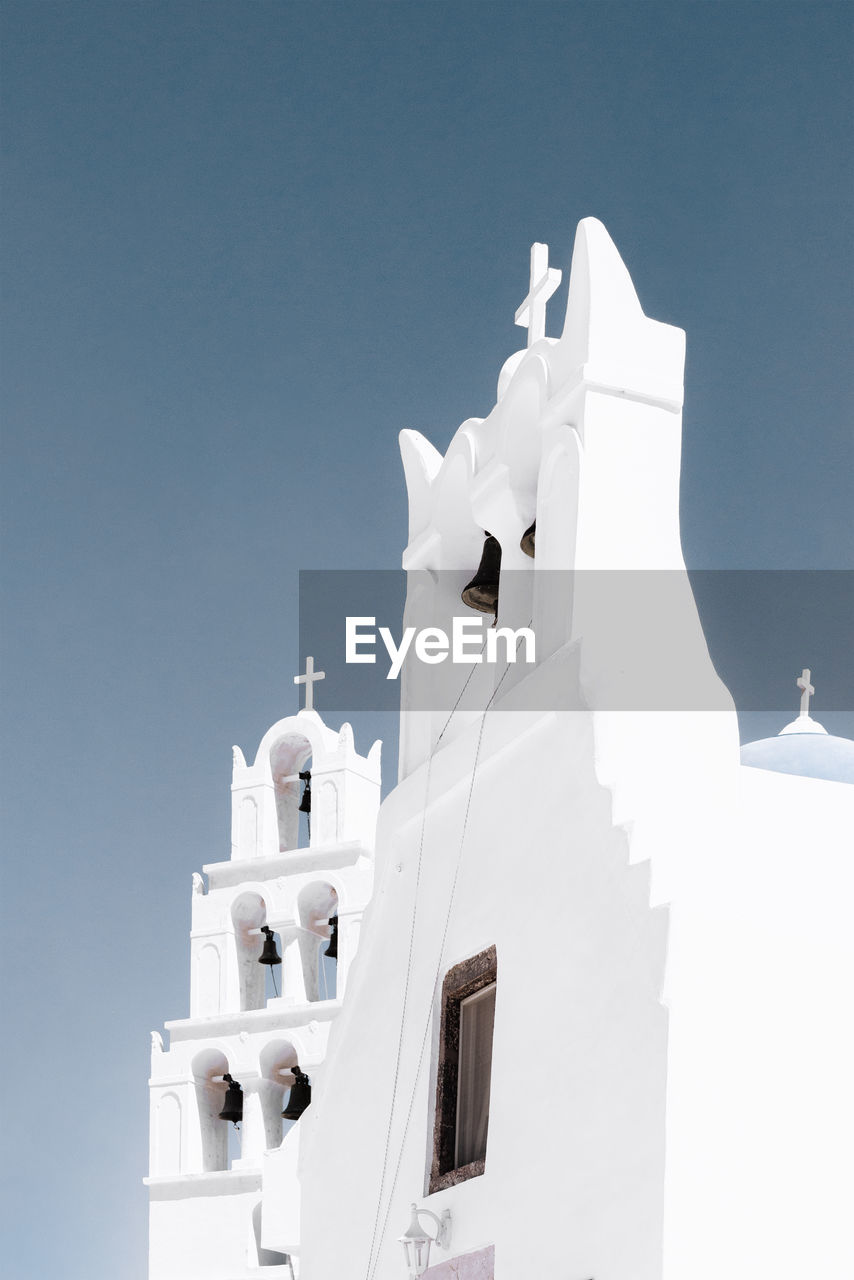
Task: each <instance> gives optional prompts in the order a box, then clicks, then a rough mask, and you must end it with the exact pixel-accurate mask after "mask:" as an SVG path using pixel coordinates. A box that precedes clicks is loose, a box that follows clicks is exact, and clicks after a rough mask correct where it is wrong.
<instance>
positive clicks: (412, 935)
mask: <svg viewBox="0 0 854 1280" xmlns="http://www.w3.org/2000/svg"><path fill="white" fill-rule="evenodd" d="M517 647H518V646H517ZM485 648H486V636H484V638H483V644H482V645H481V647H480V652H481V656H482V655H483V651H484V649H485ZM477 665H478V664H477V663H472V667H471V670H470V671H469V673H468V675H467V676H466V678H465V681H464V683H463V687H462V688H461V689H460V692H459V696H458V697H457V700H456V702H455V703H454V705H453V706H452V707H451V711H450V714H449V715H448V718H447V720H446V721H445V723H444V724H443V725H442V728H441V730H440V731H439V734H438V737H437V738H436V741H435V742H434V743H433V746H432V747H431V748H430V754H429V756H428V757H427V776H426V778H425V780H424V806H423V808H422V811H421V832H420V836H419V841H418V860H417V862H416V871H415V894H414V897H413V902H412V920H411V924H410V930H409V954H408V956H407V959H406V978H405V981H404V985H403V1009H402V1010H401V1015H400V1032H399V1034H398V1038H397V1056H396V1059H395V1064H394V1084H393V1085H392V1093H391V1107H390V1109H389V1117H388V1128H387V1130H386V1139H385V1150H384V1152H383V1171H382V1177H381V1179H380V1189H379V1192H378V1194H377V1211H376V1214H375V1215H374V1229H373V1232H372V1234H371V1248H370V1252H369V1254H368V1267H367V1270H366V1272H365V1280H370V1278H371V1276H372V1275H373V1272H374V1269H375V1267H376V1263H377V1261H378V1259H379V1252H378V1246H377V1230H378V1227H379V1218H380V1211H381V1208H382V1198H383V1191H384V1190H385V1179H386V1171H387V1169H388V1156H389V1148H390V1146H391V1132H392V1127H393V1124H394V1113H395V1106H396V1103H397V1086H398V1081H399V1079H400V1060H401V1056H402V1054H403V1036H404V1028H405V1025H406V1009H407V1005H408V1002H409V983H410V978H411V976H412V958H413V954H414V946H415V920H416V915H417V913H418V889H419V886H420V884H421V865H422V860H423V855H424V829H425V826H426V823H427V802H428V800H429V797H430V776H431V774H432V771H433V758H434V756H435V754H436V752H437V751H438V749H439V743H440V742H441V741H442V738H443V737H444V736H445V732H446V731H447V728H448V725H449V724H450V723H451V721H452V720H453V718H454V715H455V713H456V710H457V707H458V706H459V705H460V703H461V702H462V700H463V696H464V694H465V691H466V689H467V688H468V686H469V681H470V680H471V678H472V676H473V675H474V672H475V667H476V666H477ZM506 674H507V673H506V672H505V675H506ZM503 679H504V677H503V676H502V680H503ZM498 688H500V684H499V686H498ZM498 688H496V689H495V690H494V691H493V694H492V697H493V698H494V697H495V694H496V693H497V692H498ZM491 701H492V698H490V702H491ZM488 705H489V703H487V706H488ZM485 714H486V713H485V712H484V715H485ZM443 945H444V939H443ZM431 1007H432V1006H431ZM404 1136H405V1132H404ZM395 1176H396V1175H395ZM387 1220H388V1215H386V1221H387ZM383 1230H385V1223H383ZM375 1250H377V1253H376V1257H375V1256H374V1255H375Z"/></svg>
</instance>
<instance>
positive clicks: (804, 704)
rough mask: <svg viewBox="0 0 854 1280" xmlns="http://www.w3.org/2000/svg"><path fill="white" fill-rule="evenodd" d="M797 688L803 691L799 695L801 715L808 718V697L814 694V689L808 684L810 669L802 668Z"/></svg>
mask: <svg viewBox="0 0 854 1280" xmlns="http://www.w3.org/2000/svg"><path fill="white" fill-rule="evenodd" d="M797 684H798V688H799V689H802V690H803V693H802V694H801V715H802V716H808V715H809V713H810V695H811V694H813V693H815V689H814V688H813V686H812V685H811V684H810V669H809V667H804V669H803V671H802V672H801V674H800V675H799V676H798V680H797Z"/></svg>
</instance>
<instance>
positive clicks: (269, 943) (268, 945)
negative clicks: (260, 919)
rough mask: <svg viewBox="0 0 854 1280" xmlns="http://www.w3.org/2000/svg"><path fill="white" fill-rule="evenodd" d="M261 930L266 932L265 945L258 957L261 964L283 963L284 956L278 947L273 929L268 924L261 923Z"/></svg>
mask: <svg viewBox="0 0 854 1280" xmlns="http://www.w3.org/2000/svg"><path fill="white" fill-rule="evenodd" d="M261 932H262V933H263V934H264V946H263V949H262V951H261V954H260V956H259V957H258V963H259V964H281V963H282V957H281V956H280V955H279V952H278V950H277V948H276V939H275V938H274V936H273V930H272V929H271V928H269V926H268V925H266V924H262V925H261Z"/></svg>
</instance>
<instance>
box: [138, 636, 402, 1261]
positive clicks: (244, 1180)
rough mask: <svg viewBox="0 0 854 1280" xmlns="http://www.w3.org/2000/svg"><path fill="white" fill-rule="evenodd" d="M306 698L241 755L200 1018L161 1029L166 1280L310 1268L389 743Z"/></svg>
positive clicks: (210, 926) (196, 910)
mask: <svg viewBox="0 0 854 1280" xmlns="http://www.w3.org/2000/svg"><path fill="white" fill-rule="evenodd" d="M322 678H323V673H322V672H315V671H314V668H313V661H312V659H311V658H309V659H308V661H307V667H306V673H305V675H304V676H298V677H296V678H295V683H301V684H304V685H305V686H306V698H305V702H306V705H305V707H304V709H303V710H302V711H300V712H299V713H298V714H297V715H295V716H289V717H286V718H285V719H283V720H279V721H277V722H276V724H274V725H273V726H272V728H270V729H269V730H268V731H267V733H266V734H265V735H264V737H263V738H262V740H261V743H260V745H259V747H258V751H257V753H256V755H255V758H254V760H253V761H252V763H251V764H247V762H246V759H245V757H244V755H243V753H242V751H241V750H240V748H239V747H235V748H234V762H233V776H232V785H231V792H232V823H231V856H230V858H229V859H228V860H226V861H222V862H211V863H208V864H206V865H205V866H204V867H203V874H200V873H199V872H195V873H194V875H193V888H192V924H191V932H190V1016H189V1017H188V1018H181V1019H178V1020H175V1021H172V1022H167V1023H166V1029H167V1032H168V1035H169V1043H168V1047H165V1046H164V1041H163V1038H162V1037H161V1035H160V1034H159V1033H158V1032H156V1031H155V1032H152V1046H151V1078H150V1082H149V1083H150V1093H151V1121H150V1134H151V1141H150V1166H149V1177H148V1178H147V1179H146V1183H147V1185H148V1188H149V1193H150V1248H149V1258H150V1280H238V1278H239V1277H240V1278H242V1277H250V1276H256V1275H257V1270H258V1268H259V1267H263V1268H264V1273H265V1275H269V1276H271V1277H273V1276H277V1275H280V1276H283V1277H288V1280H291V1277H294V1280H295V1278H296V1277H298V1275H299V1254H300V1184H299V1176H298V1159H299V1146H300V1130H301V1127H302V1126H303V1125H304V1124H305V1123H306V1122H307V1120H303V1119H302V1116H303V1113H304V1112H305V1111H306V1110H307V1108H308V1106H309V1104H310V1099H311V1083H312V1081H313V1080H315V1079H316V1077H317V1074H318V1072H319V1071H320V1070H321V1069H322V1063H323V1060H324V1057H325V1054H326V1045H327V1040H328V1036H329V1030H330V1026H331V1023H332V1021H333V1020H334V1019H335V1017H336V1015H337V1014H338V1012H339V1011H340V1009H341V1001H342V997H343V995H344V990H345V987H346V984H347V976H348V972H349V969H350V966H351V964H352V962H353V958H354V956H355V954H356V949H357V947H358V943H359V928H360V924H361V919H362V913H363V911H364V909H365V907H366V905H367V903H368V901H369V899H370V896H371V890H372V886H373V871H374V866H373V852H374V833H375V827H376V820H377V812H378V810H379V803H380V750H381V744H380V743H379V742H375V743H374V745H373V747H372V748H371V750H370V752H369V753H368V755H367V756H360V755H359V754H358V753H357V751H356V748H355V745H354V741H353V732H352V729H351V728H350V725H349V724H344V725H342V727H341V729H340V731H338V732H335V731H334V730H332V729H330V728H329V727H328V726H327V725H326V724H325V723H324V722H323V720H322V719H321V717H320V716H319V715H318V713H317V712H316V711H315V710H314V708H313V697H312V693H313V683H314V682H315V681H317V680H319V679H322Z"/></svg>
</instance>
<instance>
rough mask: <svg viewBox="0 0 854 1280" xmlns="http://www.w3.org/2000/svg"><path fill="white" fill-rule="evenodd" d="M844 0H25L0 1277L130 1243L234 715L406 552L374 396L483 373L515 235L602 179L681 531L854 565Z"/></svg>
mask: <svg viewBox="0 0 854 1280" xmlns="http://www.w3.org/2000/svg"><path fill="white" fill-rule="evenodd" d="M850 21H851V8H850V6H849V5H848V4H847V3H846V4H827V3H819V2H810V3H795V4H790V3H764V2H762V0H750V2H749V3H745V2H744V0H738V2H737V3H733V4H731V3H716V2H715V0H706V2H703V3H691V2H689V0H679V2H677V3H669V2H668V3H662V2H656V0H639V2H638V3H631V4H625V3H610V2H609V0H596V2H595V3H574V2H572V0H564V2H563V3H560V2H553V3H530V2H528V3H502V2H500V0H495V2H487V0H481V2H474V0H469V2H468V3H465V2H463V3H453V4H447V3H444V0H429V2H426V3H425V2H419V3H414V4H413V3H408V2H403V3H388V4H384V3H373V4H364V3H354V2H353V0H348V2H347V3H322V2H321V3H300V4H293V3H288V2H287V0H252V2H251V3H250V2H248V0H245V2H244V3H236V2H233V0H232V2H228V3H222V2H220V0H186V2H179V0H176V2H171V3H169V2H165V0H149V2H147V3H130V2H127V0H118V3H117V2H116V0H86V2H85V3H79V4H73V3H72V4H69V3H67V0H62V2H60V3H54V2H49V0H5V4H4V14H3V27H4V31H3V49H2V59H3V68H2V70H3V75H2V81H3V120H2V125H3V144H4V159H3V193H4V213H3V217H4V223H3V290H4V292H3V301H2V321H3V325H2V340H3V383H4V389H3V406H2V407H3V422H4V468H3V485H4V517H5V540H4V555H3V575H4V578H3V583H4V637H3V639H4V644H3V674H4V681H5V686H4V687H5V692H4V711H5V725H6V727H5V733H4V741H3V750H4V755H3V780H4V783H5V797H6V798H5V814H6V818H5V831H6V839H5V848H4V866H5V881H6V893H5V907H4V912H5V921H4V935H5V936H4V943H5V946H6V947H7V949H8V958H7V959H6V960H5V962H4V969H3V974H4V984H3V985H4V998H5V1002H6V1010H5V1014H4V1028H5V1036H4V1055H3V1078H4V1084H5V1087H6V1108H5V1113H4V1121H3V1129H4V1148H5V1153H6V1154H5V1159H4V1164H3V1175H4V1186H3V1189H2V1205H3V1210H4V1212H6V1213H8V1214H9V1224H8V1226H7V1228H6V1232H5V1234H6V1239H7V1240H8V1241H11V1250H12V1258H13V1260H12V1262H11V1269H8V1270H6V1272H5V1275H6V1276H7V1277H8V1278H9V1280H24V1278H26V1280H30V1277H35V1276H42V1275H45V1276H47V1275H55V1276H61V1277H63V1280H142V1277H143V1276H144V1275H145V1272H146V1193H145V1191H144V1189H143V1187H142V1186H141V1182H140V1180H141V1178H142V1176H143V1175H144V1173H145V1172H146V1164H147V1116H148V1111H147V1107H148V1102H147V1088H146V1077H147V1065H148V1061H147V1060H148V1051H149V1036H148V1032H149V1030H150V1029H151V1028H152V1027H157V1026H161V1025H162V1022H163V1020H164V1019H166V1018H171V1017H180V1016H183V1015H185V1014H186V1012H187V1008H188V968H189V965H188V939H187V930H188V922H189V906H190V878H191V873H192V871H194V870H196V869H199V868H200V867H201V865H202V864H203V863H205V862H209V861H214V860H217V859H219V858H222V857H226V856H227V848H228V802H229V793H228V787H229V782H230V769H231V744H232V743H233V742H237V743H239V744H240V745H241V746H243V747H244V749H245V750H246V751H247V753H249V752H252V753H254V750H255V748H256V746H257V743H258V740H259V739H260V737H261V735H262V733H263V732H264V730H265V729H266V728H267V727H268V725H269V724H270V723H272V721H273V720H275V719H276V718H277V717H278V716H279V715H281V714H285V713H288V712H290V711H293V710H295V708H296V705H297V702H296V691H295V690H294V688H293V685H292V684H291V678H292V675H293V673H294V671H295V670H296V661H297V616H296V613H297V609H296V572H297V569H298V568H301V567H302V568H308V567H324V568H369V567H393V566H395V565H396V564H398V563H399V555H400V550H401V546H402V544H403V542H404V540H405V536H406V509H405V498H404V488H403V481H402V475H401V470H400V465H399V460H398V456H397V444H396V437H397V432H398V430H399V429H400V428H401V427H413V428H416V429H418V430H420V431H423V432H424V433H425V434H426V435H427V436H428V437H429V438H430V439H431V440H432V441H433V442H434V443H435V444H436V445H437V446H438V447H439V448H442V449H444V448H445V447H446V446H447V443H448V441H449V440H450V438H451V435H452V434H453V432H454V431H455V429H456V427H457V426H458V425H459V423H460V422H461V421H462V420H463V419H465V418H467V417H469V416H472V415H481V416H482V415H484V414H485V413H487V412H488V411H489V409H490V407H491V405H492V403H493V397H494V389H495V381H496V377H497V373H498V370H499V369H500V367H501V364H502V363H503V361H504V360H505V359H506V357H507V356H508V355H509V354H510V353H511V352H512V351H513V350H515V349H516V348H517V347H518V346H519V345H521V341H522V340H523V338H522V333H521V330H519V329H516V328H514V325H513V314H514V311H515V308H516V306H517V305H518V303H519V302H520V301H521V298H522V296H523V295H524V292H525V289H526V285H527V271H528V251H529V246H530V244H531V242H532V241H533V240H544V241H546V242H548V244H549V245H550V246H551V256H552V261H553V263H554V264H555V265H558V266H561V267H563V268H564V281H566V278H567V276H568V271H567V267H568V265H569V256H570V252H571V246H572V239H573V235H574V229H575V226H576V223H577V222H578V220H579V219H580V218H581V217H584V216H586V215H590V214H592V215H595V216H597V217H599V218H601V219H602V221H603V222H604V223H605V224H606V226H607V227H608V229H609V231H610V233H611V235H612V236H613V238H614V240H615V242H616V244H617V246H618V247H619V249H620V251H621V253H622V255H623V257H624V259H625V261H626V263H627V265H628V267H629V270H630V271H631V273H632V276H633V278H634V281H635V284H636V286H637V289H638V293H639V296H640V299H641V302H642V304H643V306H644V309H645V311H646V312H647V314H648V315H651V316H653V317H655V318H656V319H660V320H664V321H668V322H671V323H674V324H677V325H680V326H681V327H683V328H685V329H686V330H687V334H688V360H687V370H686V405H685V419H684V422H685V426H684V461H683V491H682V509H683V539H684V546H685V552H686V557H687V560H688V563H689V565H690V566H692V567H698V568H719V567H730V568H731V567H742V568H744V567H751V568H766V569H780V568H786V569H830V568H852V567H854V529H852V520H851V513H852V506H854V502H852V499H854V492H852V475H854V467H852V462H854V456H852V431H851V425H852V412H851V410H852V404H851V367H850V342H851V319H852V315H851V310H852V293H851V266H852V260H851V230H852V228H851V205H852V200H851V197H852V181H851V167H850V155H851V144H852V137H851V124H850V122H851V114H850V106H851V103H850V93H851V90H850V85H851V83H852V79H851V30H850ZM564 303H565V283H564V286H563V287H562V288H561V290H560V291H559V292H558V294H557V295H556V297H555V299H554V301H553V302H552V304H551V311H550V325H549V332H551V333H552V334H555V333H557V332H559V329H560V325H561V320H562V310H563V306H564ZM724 621H725V619H724ZM721 622H722V619H721V617H720V616H710V618H709V620H708V625H709V628H710V634H711V632H715V633H716V634H717V633H718V632H720V631H721V630H722V626H721ZM723 629H724V630H725V628H723ZM777 641H778V642H777V644H776V647H775V649H774V653H773V656H772V658H769V659H768V660H769V661H773V663H774V664H776V665H775V666H774V668H773V669H774V671H775V672H777V673H778V674H777V676H776V678H777V680H778V687H779V691H780V697H779V705H780V707H782V708H787V709H790V710H791V713H792V715H793V714H794V712H795V709H796V705H797V703H796V697H797V691H796V690H795V688H794V677H795V675H796V674H797V673H798V672H799V670H800V668H801V666H802V665H804V664H806V665H810V663H811V662H812V665H813V674H814V680H815V683H816V687H817V690H818V692H817V694H816V698H815V703H814V705H815V714H816V715H817V716H818V718H820V719H822V720H823V721H824V723H825V724H826V725H827V726H828V728H830V729H835V730H836V731H837V732H842V733H847V734H849V735H852V734H854V724H852V717H851V715H850V714H845V713H846V712H849V713H850V711H851V702H850V701H848V702H846V701H845V699H844V697H842V695H841V694H839V693H838V691H839V690H840V689H841V688H842V685H841V683H840V682H841V680H842V672H841V671H831V670H821V669H820V668H819V666H818V663H817V661H815V660H813V659H812V657H811V654H810V653H804V652H802V651H801V649H802V647H804V646H802V645H801V644H800V643H799V644H798V645H795V644H792V645H791V649H790V648H789V647H788V646H787V637H786V636H785V635H784V636H782V637H778V638H777ZM819 643H820V638H819V637H816V641H815V644H816V649H817V648H818V646H819ZM838 652H839V653H840V654H842V653H843V652H844V646H843V645H839V646H838ZM848 653H849V656H850V645H849V649H848ZM316 656H317V658H318V661H319V663H320V664H322V654H317V655H316ZM756 661H757V662H758V663H760V664H761V663H762V662H763V656H762V655H759V656H758V657H757V658H756ZM320 689H321V690H322V686H320ZM823 690H824V691H825V692H824V701H823V700H822V691H823ZM827 691H831V692H830V693H828V692H827ZM834 697H835V698H836V703H837V705H836V706H835V707H834ZM318 704H319V706H320V708H321V709H322V708H323V700H322V692H320V691H319V692H318ZM772 721H773V723H772V722H769V723H768V726H767V731H768V732H773V731H775V730H776V728H778V727H779V725H780V721H779V718H776V717H772ZM355 728H356V732H357V743H358V745H359V746H360V747H361V748H362V749H363V750H364V749H366V748H367V746H368V745H369V743H370V740H371V738H372V736H373V735H374V734H375V733H376V732H377V731H379V732H381V733H382V734H383V736H388V733H389V731H390V729H391V727H390V726H389V725H388V724H384V725H382V726H380V727H379V728H378V720H377V719H376V718H374V719H372V718H371V717H370V716H369V715H364V716H362V717H360V718H358V719H357V720H356V723H355ZM391 731H392V732H393V730H391ZM392 754H393V752H392ZM6 1256H7V1257H8V1253H7V1255H6Z"/></svg>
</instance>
